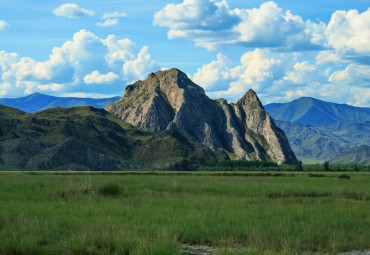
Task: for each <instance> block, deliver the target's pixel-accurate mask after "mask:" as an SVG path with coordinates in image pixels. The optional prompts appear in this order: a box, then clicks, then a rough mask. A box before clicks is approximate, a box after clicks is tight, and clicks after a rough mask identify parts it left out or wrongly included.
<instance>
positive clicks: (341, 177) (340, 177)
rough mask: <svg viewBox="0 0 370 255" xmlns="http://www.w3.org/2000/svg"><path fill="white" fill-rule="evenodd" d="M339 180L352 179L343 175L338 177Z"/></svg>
mask: <svg viewBox="0 0 370 255" xmlns="http://www.w3.org/2000/svg"><path fill="white" fill-rule="evenodd" d="M338 178H339V179H347V180H349V179H351V177H350V176H349V175H346V174H341V175H339V176H338Z"/></svg>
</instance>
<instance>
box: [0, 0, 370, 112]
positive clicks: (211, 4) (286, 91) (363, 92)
mask: <svg viewBox="0 0 370 255" xmlns="http://www.w3.org/2000/svg"><path fill="white" fill-rule="evenodd" d="M369 7H370V1H368V0H351V1H347V0H335V1H334V0H325V1H322V0H320V1H318V0H311V1H301V0H298V1H292V0H275V1H263V0H161V1H159V0H150V1H149V0H134V1H133V0H104V1H98V0H78V1H68V0H67V1H60V0H55V1H49V0H37V1H36V0H34V1H30V0H0V97H2V98H5V97H21V96H25V95H28V94H31V93H34V92H39V93H44V94H49V95H55V96H80V97H109V96H117V95H118V96H121V95H123V93H124V90H125V86H126V85H128V84H131V83H133V82H134V81H136V80H139V79H140V80H143V79H145V78H146V77H147V75H148V74H149V73H151V72H156V71H158V70H165V69H169V68H174V67H175V68H178V69H180V70H182V71H183V72H185V73H186V74H187V75H188V76H189V78H191V79H192V80H193V81H194V82H195V83H197V84H198V85H200V86H202V87H203V88H204V89H205V91H206V93H207V95H208V96H209V97H211V98H220V97H223V98H226V99H227V100H229V101H232V102H235V101H237V100H238V99H239V98H241V97H242V96H243V95H244V93H245V92H246V91H247V90H248V89H253V90H255V91H256V92H257V94H258V96H259V97H260V99H261V101H262V102H263V103H264V104H267V103H272V102H288V101H292V100H294V99H297V98H300V97H315V98H318V99H321V100H325V101H330V102H336V103H346V104H351V105H355V106H362V107H370V9H369Z"/></svg>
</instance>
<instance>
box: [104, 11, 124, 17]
mask: <svg viewBox="0 0 370 255" xmlns="http://www.w3.org/2000/svg"><path fill="white" fill-rule="evenodd" d="M126 16H127V13H126V12H117V11H115V12H112V13H104V15H103V16H102V19H112V18H124V17H126Z"/></svg>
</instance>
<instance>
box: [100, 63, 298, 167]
mask: <svg viewBox="0 0 370 255" xmlns="http://www.w3.org/2000/svg"><path fill="white" fill-rule="evenodd" d="M105 109H106V110H107V111H108V112H110V113H112V114H114V115H115V116H117V117H119V118H121V119H123V120H125V121H127V122H129V123H130V124H132V125H133V126H135V127H137V128H140V129H142V130H145V131H148V132H161V131H163V130H177V131H178V132H179V133H180V134H182V135H183V136H185V137H186V138H195V139H197V140H198V141H200V142H201V143H202V144H204V145H206V146H207V147H209V148H211V149H213V150H218V149H223V150H226V151H228V152H229V153H231V154H234V155H235V156H236V157H237V158H241V159H246V160H272V161H275V162H278V163H296V162H297V160H296V158H295V155H294V153H293V152H292V151H291V149H290V146H289V143H288V141H287V139H286V136H285V134H284V132H283V131H282V130H281V129H279V128H278V127H277V126H276V125H275V123H274V121H273V120H272V118H271V117H270V115H269V114H268V113H267V112H266V111H265V109H264V108H263V105H262V103H261V102H260V101H259V99H258V97H257V95H256V94H255V92H254V91H253V90H249V91H247V92H246V93H245V95H244V96H243V97H242V98H241V99H240V100H239V101H238V102H237V103H236V104H234V103H230V104H229V103H228V102H227V101H226V100H225V99H218V100H211V99H209V98H208V96H207V95H206V94H205V92H204V90H203V88H202V87H200V86H198V85H197V84H195V83H194V82H193V81H191V80H190V79H189V78H188V77H187V76H186V74H185V73H183V72H182V71H180V70H178V69H176V68H173V69H170V70H166V71H158V72H156V73H151V74H150V75H149V76H148V77H147V78H146V79H145V80H143V81H137V82H135V83H133V84H131V85H129V86H127V87H126V90H125V94H124V95H123V97H121V98H120V99H119V100H118V101H117V102H114V103H111V104H109V105H108V106H107V107H106V108H105Z"/></svg>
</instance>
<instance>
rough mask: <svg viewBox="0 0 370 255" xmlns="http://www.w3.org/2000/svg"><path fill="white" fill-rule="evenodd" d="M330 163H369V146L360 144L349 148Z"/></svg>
mask: <svg viewBox="0 0 370 255" xmlns="http://www.w3.org/2000/svg"><path fill="white" fill-rule="evenodd" d="M330 163H332V164H361V165H370V146H366V145H362V146H357V147H354V148H351V149H349V150H347V151H345V152H343V153H341V154H340V155H338V156H337V157H336V158H334V159H333V160H331V161H330Z"/></svg>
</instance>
